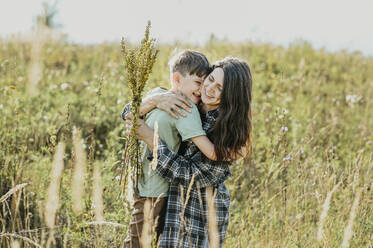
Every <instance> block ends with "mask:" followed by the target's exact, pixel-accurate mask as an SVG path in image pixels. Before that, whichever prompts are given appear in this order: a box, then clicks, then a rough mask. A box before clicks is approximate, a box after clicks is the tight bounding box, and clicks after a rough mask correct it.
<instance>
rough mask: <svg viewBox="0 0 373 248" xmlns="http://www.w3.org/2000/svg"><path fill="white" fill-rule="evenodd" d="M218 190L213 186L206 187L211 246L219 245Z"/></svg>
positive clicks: (216, 247)
mask: <svg viewBox="0 0 373 248" xmlns="http://www.w3.org/2000/svg"><path fill="white" fill-rule="evenodd" d="M215 197H216V191H215V192H214V191H213V188H212V187H211V186H210V187H207V188H206V198H207V199H206V200H207V214H208V216H207V219H208V235H209V247H211V248H218V247H219V230H218V224H217V222H216V207H215Z"/></svg>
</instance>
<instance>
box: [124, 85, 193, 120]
mask: <svg viewBox="0 0 373 248" xmlns="http://www.w3.org/2000/svg"><path fill="white" fill-rule="evenodd" d="M191 107H192V105H191V104H190V102H189V101H188V98H187V97H186V96H184V95H182V94H180V93H178V92H172V91H167V92H165V93H158V94H153V95H150V96H147V97H145V98H144V99H142V102H141V105H140V115H145V114H147V113H149V112H150V111H152V110H153V109H155V108H158V109H161V110H164V111H166V112H167V113H168V114H169V115H171V116H172V117H173V118H175V119H178V118H179V117H178V116H177V115H176V113H178V114H180V115H181V116H184V117H185V116H186V115H185V113H184V112H183V111H182V109H184V110H186V111H188V112H191V110H190V108H191ZM130 111H131V103H128V104H127V105H126V106H125V107H124V109H123V112H122V119H123V120H125V116H126V115H127V114H128V113H130ZM175 112H176V113H175Z"/></svg>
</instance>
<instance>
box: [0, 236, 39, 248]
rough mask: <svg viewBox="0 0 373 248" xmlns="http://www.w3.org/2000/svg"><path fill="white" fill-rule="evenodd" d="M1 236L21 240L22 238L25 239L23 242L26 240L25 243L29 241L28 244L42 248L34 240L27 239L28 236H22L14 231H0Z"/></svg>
mask: <svg viewBox="0 0 373 248" xmlns="http://www.w3.org/2000/svg"><path fill="white" fill-rule="evenodd" d="M1 237H12V238H17V239H21V240H23V241H25V242H27V243H29V244H32V245H34V246H36V247H40V248H42V247H41V245H39V244H38V243H36V242H35V241H33V240H31V239H29V238H27V237H24V236H21V235H18V234H14V233H1V234H0V238H1Z"/></svg>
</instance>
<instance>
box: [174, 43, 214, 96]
mask: <svg viewBox="0 0 373 248" xmlns="http://www.w3.org/2000/svg"><path fill="white" fill-rule="evenodd" d="M168 64H169V66H170V74H171V83H172V88H171V90H173V91H180V92H181V93H183V94H184V95H186V96H187V97H188V98H189V99H190V100H191V101H192V102H193V103H198V102H199V100H200V99H201V92H200V87H201V85H202V83H203V80H204V79H205V77H206V76H207V75H208V74H209V73H210V70H211V65H210V63H209V61H208V60H207V58H206V56H205V55H203V54H202V53H200V52H197V51H192V50H185V51H182V52H180V53H178V54H177V55H175V56H174V57H173V58H172V59H171V60H170V62H169V63H168Z"/></svg>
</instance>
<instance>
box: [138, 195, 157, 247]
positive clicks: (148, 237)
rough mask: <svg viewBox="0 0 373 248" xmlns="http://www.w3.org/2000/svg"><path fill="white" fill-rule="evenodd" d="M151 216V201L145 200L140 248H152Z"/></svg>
mask: <svg viewBox="0 0 373 248" xmlns="http://www.w3.org/2000/svg"><path fill="white" fill-rule="evenodd" d="M153 215H154V206H153V204H152V200H151V199H149V198H147V199H146V200H145V203H144V225H143V227H142V231H141V237H140V244H141V247H152V240H153Z"/></svg>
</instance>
